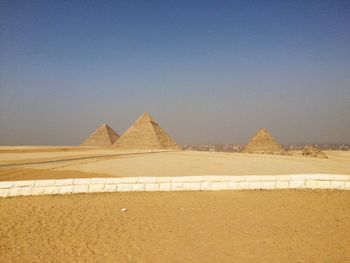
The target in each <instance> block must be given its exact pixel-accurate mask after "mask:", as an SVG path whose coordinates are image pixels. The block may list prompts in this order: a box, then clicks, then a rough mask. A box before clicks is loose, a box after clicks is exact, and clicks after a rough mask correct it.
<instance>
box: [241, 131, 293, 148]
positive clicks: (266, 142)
mask: <svg viewBox="0 0 350 263" xmlns="http://www.w3.org/2000/svg"><path fill="white" fill-rule="evenodd" d="M242 152H244V153H269V154H287V152H286V150H285V149H284V148H283V147H282V145H280V144H279V143H278V142H277V141H276V140H275V139H274V138H273V137H272V135H271V134H270V133H269V132H268V131H267V130H266V129H260V130H258V132H257V133H256V135H255V136H254V137H253V138H252V139H251V140H250V142H249V143H248V144H247V145H246V146H245V147H244V148H243V150H242Z"/></svg>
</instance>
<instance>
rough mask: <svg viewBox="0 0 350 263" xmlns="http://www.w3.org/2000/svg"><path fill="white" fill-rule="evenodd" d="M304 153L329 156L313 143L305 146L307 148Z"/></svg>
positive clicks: (314, 155)
mask: <svg viewBox="0 0 350 263" xmlns="http://www.w3.org/2000/svg"><path fill="white" fill-rule="evenodd" d="M302 155H304V156H308V157H315V158H328V157H327V155H326V154H325V153H324V152H323V151H321V150H320V149H318V148H316V147H314V146H311V145H310V146H307V147H305V149H304V150H303V152H302Z"/></svg>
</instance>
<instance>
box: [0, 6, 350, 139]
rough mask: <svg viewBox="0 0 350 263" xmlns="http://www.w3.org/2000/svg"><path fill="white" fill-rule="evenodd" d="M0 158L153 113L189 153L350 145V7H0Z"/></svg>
mask: <svg viewBox="0 0 350 263" xmlns="http://www.w3.org/2000/svg"><path fill="white" fill-rule="evenodd" d="M0 26H1V27H0V145H13V144H15V145H21V144H26V145H28V144H29V145H32V144H61V145H69V144H79V143H80V142H81V141H82V140H83V139H84V138H85V137H86V136H88V135H89V134H90V133H91V132H92V131H93V130H94V129H95V128H97V127H98V126H99V125H100V124H102V123H108V124H109V125H110V126H111V127H112V128H114V129H115V130H116V131H117V132H118V133H119V134H122V133H123V132H124V131H125V130H126V129H127V128H128V127H129V126H130V125H131V124H132V122H133V121H134V120H135V119H137V118H138V116H139V115H140V114H142V113H143V112H144V111H148V112H149V113H150V114H151V115H152V116H153V117H154V118H155V119H156V120H158V122H159V123H160V125H161V126H162V127H163V128H165V129H166V130H167V131H168V132H169V133H170V134H171V135H172V136H173V137H174V138H175V139H176V141H177V142H178V143H180V144H188V143H192V144H207V143H214V144H223V143H246V142H247V140H249V138H250V137H251V136H252V135H254V133H255V132H256V130H257V129H258V128H260V127H266V128H268V129H269V130H270V131H271V132H272V134H273V135H275V137H276V138H277V139H278V140H279V141H280V142H282V143H305V142H310V143H328V142H348V143H349V142H350V2H349V1H221V0H219V1H141V0H139V1H15V0H12V1H5V0H3V1H0Z"/></svg>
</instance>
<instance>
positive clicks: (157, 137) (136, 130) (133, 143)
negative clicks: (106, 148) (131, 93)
mask: <svg viewBox="0 0 350 263" xmlns="http://www.w3.org/2000/svg"><path fill="white" fill-rule="evenodd" d="M113 146H115V147H117V148H119V149H124V150H160V149H163V150H170V149H172V150H179V149H180V147H179V146H178V145H177V144H176V143H175V142H174V141H173V139H172V138H171V137H170V136H169V135H168V134H167V133H166V132H165V131H164V130H163V129H162V128H161V127H160V126H159V125H158V123H156V122H155V120H154V119H153V118H152V117H151V116H150V115H149V114H148V113H147V112H145V113H144V114H142V115H141V117H140V118H138V119H137V120H136V121H135V122H134V124H133V125H132V126H131V127H130V128H129V129H128V130H127V131H126V132H125V133H124V134H123V135H122V136H121V137H120V139H119V140H118V141H116V142H115V143H114V145H113Z"/></svg>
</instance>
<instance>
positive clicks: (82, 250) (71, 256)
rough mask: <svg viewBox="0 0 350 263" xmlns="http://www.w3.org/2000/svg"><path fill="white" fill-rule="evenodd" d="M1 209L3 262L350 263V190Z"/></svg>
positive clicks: (130, 196) (85, 200)
mask: <svg viewBox="0 0 350 263" xmlns="http://www.w3.org/2000/svg"><path fill="white" fill-rule="evenodd" d="M122 208H127V209H128V211H126V212H122V211H121V209H122ZM0 210H1V213H0V222H1V227H0V262H2V263H5V262H11V263H12V262H154V263H157V262H259V263H260V262H285V263H288V262H293V263H294V262H349V261H350V235H349V233H350V191H329V190H328V191H321V190H317V191H316V190H307V191H306V190H304V191H300V190H299V191H297V190H281V191H222V192H168V193H135V192H134V193H109V194H107V193H104V194H85V195H84V194H83V195H64V196H36V197H16V198H6V199H0Z"/></svg>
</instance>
